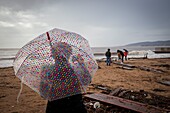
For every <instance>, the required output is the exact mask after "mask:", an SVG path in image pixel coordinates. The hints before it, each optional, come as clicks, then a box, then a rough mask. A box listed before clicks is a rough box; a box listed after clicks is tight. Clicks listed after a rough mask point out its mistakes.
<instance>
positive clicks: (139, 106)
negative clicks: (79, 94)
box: [84, 93, 168, 113]
mask: <svg viewBox="0 0 170 113" xmlns="http://www.w3.org/2000/svg"><path fill="white" fill-rule="evenodd" d="M84 97H85V98H89V99H93V100H97V101H100V102H103V103H107V104H111V105H116V106H119V107H122V108H125V109H130V110H133V111H137V112H140V113H164V112H168V110H165V109H161V108H158V107H155V106H151V105H147V104H143V103H140V102H136V101H132V100H128V99H123V98H119V97H116V96H110V95H106V94H101V93H94V94H87V95H84Z"/></svg>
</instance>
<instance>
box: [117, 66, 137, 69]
mask: <svg viewBox="0 0 170 113" xmlns="http://www.w3.org/2000/svg"><path fill="white" fill-rule="evenodd" d="M118 68H120V69H125V70H133V69H134V68H130V67H125V66H119V67H118Z"/></svg>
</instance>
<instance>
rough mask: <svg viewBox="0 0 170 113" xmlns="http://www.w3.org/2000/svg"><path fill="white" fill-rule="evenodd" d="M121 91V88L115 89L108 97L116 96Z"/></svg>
mask: <svg viewBox="0 0 170 113" xmlns="http://www.w3.org/2000/svg"><path fill="white" fill-rule="evenodd" d="M121 90H122V88H120V87H119V88H116V89H115V90H112V91H111V92H110V94H109V95H112V96H114V95H118V93H119V92H120V91H121Z"/></svg>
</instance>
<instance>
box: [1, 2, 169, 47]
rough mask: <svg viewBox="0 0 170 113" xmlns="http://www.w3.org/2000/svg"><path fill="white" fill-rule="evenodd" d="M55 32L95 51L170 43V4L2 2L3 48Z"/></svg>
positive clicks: (19, 45) (19, 44)
mask: <svg viewBox="0 0 170 113" xmlns="http://www.w3.org/2000/svg"><path fill="white" fill-rule="evenodd" d="M53 28H60V29H63V30H67V31H72V32H76V33H78V34H80V35H82V36H83V37H85V38H86V39H87V40H88V41H89V43H90V45H91V46H92V47H114V46H121V45H126V44H129V43H135V42H142V41H158V40H169V39H170V0H0V48H1V47H5V48H10V47H15V48H16V47H22V46H24V45H25V44H26V43H27V42H29V41H30V40H32V39H33V38H35V37H37V36H39V35H40V34H42V33H44V32H46V31H49V30H51V29H53Z"/></svg>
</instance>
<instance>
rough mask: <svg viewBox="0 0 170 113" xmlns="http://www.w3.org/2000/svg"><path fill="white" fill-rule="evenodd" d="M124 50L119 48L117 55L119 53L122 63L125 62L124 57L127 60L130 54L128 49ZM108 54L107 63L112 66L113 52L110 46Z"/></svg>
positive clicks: (106, 54)
mask: <svg viewBox="0 0 170 113" xmlns="http://www.w3.org/2000/svg"><path fill="white" fill-rule="evenodd" d="M123 50H124V51H121V50H117V55H118V60H121V63H123V62H124V58H125V60H127V55H128V50H126V49H123ZM105 56H106V65H107V66H110V63H111V52H110V48H108V50H107V51H106V53H105Z"/></svg>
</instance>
